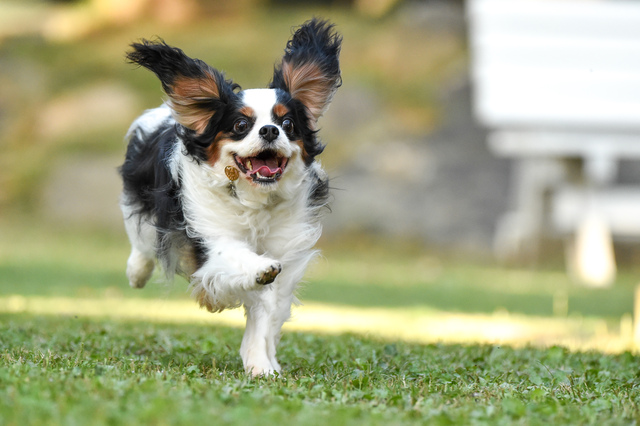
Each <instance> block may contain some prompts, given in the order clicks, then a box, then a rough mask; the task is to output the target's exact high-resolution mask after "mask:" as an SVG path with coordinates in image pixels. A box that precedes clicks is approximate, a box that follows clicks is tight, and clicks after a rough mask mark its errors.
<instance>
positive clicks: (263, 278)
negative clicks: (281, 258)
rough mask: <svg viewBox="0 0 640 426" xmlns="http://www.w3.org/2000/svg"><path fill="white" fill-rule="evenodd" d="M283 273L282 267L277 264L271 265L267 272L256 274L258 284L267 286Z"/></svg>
mask: <svg viewBox="0 0 640 426" xmlns="http://www.w3.org/2000/svg"><path fill="white" fill-rule="evenodd" d="M281 271H282V265H280V263H278V262H275V263H274V264H272V265H269V266H268V267H267V268H266V269H265V270H263V271H260V272H258V273H257V274H256V284H261V285H267V284H271V283H272V282H274V281H275V279H276V277H277V276H278V274H279V273H280V272H281Z"/></svg>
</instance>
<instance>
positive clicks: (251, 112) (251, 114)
mask: <svg viewBox="0 0 640 426" xmlns="http://www.w3.org/2000/svg"><path fill="white" fill-rule="evenodd" d="M238 111H239V112H240V114H242V115H244V116H245V117H255V116H256V113H255V111H254V110H253V108H251V107H248V106H243V107H242V108H240V109H239V110H238Z"/></svg>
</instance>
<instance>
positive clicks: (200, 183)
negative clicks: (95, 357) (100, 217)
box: [121, 89, 325, 376]
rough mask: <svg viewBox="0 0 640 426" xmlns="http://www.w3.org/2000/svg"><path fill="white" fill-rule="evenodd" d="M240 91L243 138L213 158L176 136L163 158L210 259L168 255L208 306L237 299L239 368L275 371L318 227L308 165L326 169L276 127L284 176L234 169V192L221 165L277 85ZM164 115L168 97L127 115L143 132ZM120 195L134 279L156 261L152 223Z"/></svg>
mask: <svg viewBox="0 0 640 426" xmlns="http://www.w3.org/2000/svg"><path fill="white" fill-rule="evenodd" d="M243 100H244V103H245V105H248V106H250V107H251V108H252V109H253V110H254V111H255V113H256V117H257V122H256V123H255V125H254V126H253V128H252V131H251V133H250V134H249V135H247V137H245V138H244V139H243V140H241V141H238V142H235V143H233V144H226V145H223V147H222V149H221V153H220V159H219V160H218V161H217V162H216V163H215V164H213V165H211V164H208V163H197V162H196V161H194V159H193V158H192V157H189V156H188V155H186V153H185V151H184V149H183V148H184V147H183V146H182V144H181V143H177V144H176V145H175V147H176V148H175V149H174V151H173V153H172V154H171V157H170V163H169V166H170V170H171V174H172V176H173V177H174V179H178V178H179V179H180V180H181V182H182V202H183V211H184V214H185V221H186V230H187V234H188V235H189V236H194V237H198V238H201V239H202V240H203V241H204V247H205V248H206V252H207V253H206V254H207V261H206V262H205V263H204V265H203V266H202V267H200V268H199V269H197V270H196V269H195V267H194V266H193V265H190V264H189V256H187V255H185V253H181V252H179V251H178V252H176V253H172V256H173V257H174V259H175V262H176V264H177V263H180V265H181V267H182V269H183V270H184V271H185V272H186V273H187V275H189V276H190V277H191V288H192V294H193V295H194V297H196V298H197V299H198V300H199V301H200V303H201V305H203V306H205V307H207V308H208V309H209V310H211V311H220V310H223V309H226V308H232V307H238V306H240V305H243V306H244V309H245V314H246V318H247V326H246V330H245V334H244V337H243V340H242V345H241V348H240V355H241V357H242V361H243V364H244V368H245V370H246V371H247V372H248V373H250V374H251V375H253V376H257V375H263V374H273V373H274V372H279V371H280V364H279V363H278V361H277V360H276V346H277V344H278V342H279V340H280V330H281V327H282V325H283V324H284V322H285V321H287V319H289V317H290V315H291V305H292V303H296V302H297V299H296V298H295V295H294V291H295V288H296V285H297V283H298V282H300V280H301V279H302V277H303V274H304V271H305V269H306V267H307V264H308V263H309V261H310V260H311V259H312V258H313V257H314V255H315V253H316V252H315V251H314V250H313V246H314V245H315V243H316V242H317V240H318V238H319V237H320V234H321V229H322V227H321V223H320V221H319V214H318V210H319V209H321V208H322V206H309V203H308V200H309V197H310V193H311V191H312V190H313V184H314V182H313V181H312V179H313V176H312V173H311V172H313V173H314V174H315V177H316V178H317V177H318V176H320V177H323V178H324V176H325V174H324V171H323V170H322V169H321V168H320V165H319V163H318V162H314V163H312V164H311V166H308V167H306V166H305V164H304V161H303V159H302V152H301V147H300V146H299V145H298V144H295V143H291V142H290V141H289V140H288V139H287V137H286V136H285V133H284V131H283V130H282V128H279V130H280V136H279V137H278V139H276V140H275V141H274V142H273V143H272V147H273V149H276V150H277V151H278V152H279V153H281V154H283V155H284V156H286V157H288V158H289V162H288V164H287V167H286V171H285V173H284V174H283V176H282V178H281V179H280V180H279V181H278V182H276V183H273V184H270V185H256V184H255V183H252V182H250V181H249V180H248V179H244V178H242V177H241V178H240V179H239V180H237V181H236V182H235V183H234V184H233V185H234V188H233V193H232V192H231V191H230V189H229V185H230V181H229V179H228V178H227V176H226V175H225V171H224V169H225V167H226V166H228V165H232V164H233V163H234V159H233V153H235V154H237V155H239V156H241V157H242V156H250V155H251V153H253V152H256V151H257V150H259V148H260V144H261V143H262V142H261V140H260V137H259V135H258V130H259V129H260V128H261V127H262V126H263V125H265V124H272V125H273V124H274V123H273V122H272V120H271V109H272V107H273V105H274V104H275V102H276V95H275V90H273V89H252V90H246V91H244V92H243ZM167 120H174V119H173V117H172V116H171V110H170V109H169V108H168V107H166V106H162V107H160V108H156V109H153V110H149V111H147V112H146V113H145V114H144V115H142V116H141V117H140V118H138V119H137V120H136V121H135V122H134V123H133V125H132V126H131V128H130V130H129V135H132V134H134V133H135V132H139V131H144V132H145V133H150V132H152V131H153V130H154V129H156V128H158V127H159V126H160V125H161V124H162V123H166V121H167ZM232 149H233V153H232V151H231V150H232ZM234 194H235V195H234ZM127 201H128V200H125V199H124V198H123V200H122V202H121V208H122V211H123V214H124V218H125V227H126V230H127V233H128V235H129V239H130V241H131V246H132V251H131V255H130V257H129V260H128V262H127V276H128V278H129V281H130V284H131V286H132V287H137V288H139V287H142V286H144V284H145V283H146V281H147V280H148V279H149V277H150V276H151V274H152V271H153V267H154V264H155V260H154V259H155V249H156V247H155V245H156V232H155V228H154V226H153V218H150V217H140V216H139V215H137V214H136V213H135V211H134V208H133V207H132V206H131V205H130V203H128V202H127ZM280 268H281V272H280V273H279V274H278V275H277V277H276V279H275V281H274V282H273V283H272V284H270V285H267V286H264V285H260V284H257V283H256V277H259V276H262V275H264V274H269V273H273V271H274V270H278V269H280Z"/></svg>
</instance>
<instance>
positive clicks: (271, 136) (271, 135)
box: [259, 124, 280, 142]
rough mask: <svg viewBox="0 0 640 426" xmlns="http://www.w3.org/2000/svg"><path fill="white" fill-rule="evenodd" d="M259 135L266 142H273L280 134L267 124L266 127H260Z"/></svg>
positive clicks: (275, 128) (274, 127)
mask: <svg viewBox="0 0 640 426" xmlns="http://www.w3.org/2000/svg"><path fill="white" fill-rule="evenodd" d="M259 133H260V136H262V138H263V139H264V140H266V141H267V142H273V141H274V140H275V139H276V138H277V137H278V135H279V134H280V131H279V130H278V128H277V127H276V126H273V125H271V124H267V125H266V126H262V128H261V129H260V132H259Z"/></svg>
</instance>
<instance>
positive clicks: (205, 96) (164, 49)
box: [127, 40, 240, 134]
mask: <svg viewBox="0 0 640 426" xmlns="http://www.w3.org/2000/svg"><path fill="white" fill-rule="evenodd" d="M131 47H133V51H131V52H129V53H127V59H128V60H129V61H130V62H132V63H135V64H138V65H141V66H143V67H145V68H147V69H149V70H151V71H153V72H154V73H155V75H157V76H158V78H159V79H160V81H161V82H162V88H163V89H164V92H165V93H166V94H167V96H168V97H169V99H168V104H169V107H170V108H171V110H172V112H173V116H174V118H175V119H176V121H177V122H178V123H180V124H182V125H183V126H184V127H187V128H189V129H191V130H193V131H195V132H196V133H197V134H202V133H204V131H205V130H206V129H207V126H208V125H209V123H210V121H211V119H212V118H213V116H214V115H215V114H216V112H218V111H221V110H222V109H224V107H225V106H226V105H227V104H228V103H229V102H231V100H232V99H234V98H235V97H237V95H236V94H235V92H234V91H235V90H236V89H237V88H239V87H240V86H238V85H237V84H234V83H233V82H231V81H230V80H225V78H224V75H223V74H222V73H221V72H220V71H218V70H216V69H214V68H212V67H210V66H209V65H207V64H206V63H204V62H203V61H201V60H199V59H193V58H190V57H188V56H187V55H185V54H184V52H183V51H182V50H180V49H178V48H175V47H171V46H169V45H167V44H166V43H165V42H164V41H162V40H158V41H149V40H142V41H141V42H140V43H133V44H132V45H131Z"/></svg>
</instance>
